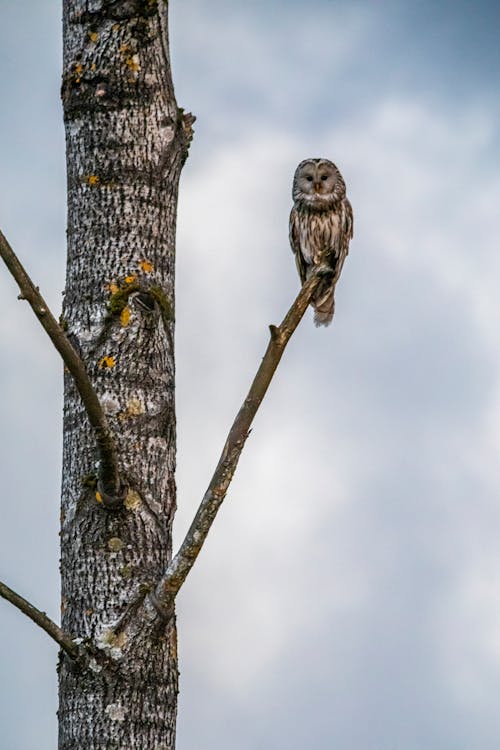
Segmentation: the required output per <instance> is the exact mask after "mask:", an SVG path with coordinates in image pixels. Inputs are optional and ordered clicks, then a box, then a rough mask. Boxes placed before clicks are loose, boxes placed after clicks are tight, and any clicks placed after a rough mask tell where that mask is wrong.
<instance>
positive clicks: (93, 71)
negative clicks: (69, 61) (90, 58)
mask: <svg viewBox="0 0 500 750" xmlns="http://www.w3.org/2000/svg"><path fill="white" fill-rule="evenodd" d="M90 70H91V71H92V73H95V71H96V70H97V65H96V64H95V63H92V65H91V66H90Z"/></svg>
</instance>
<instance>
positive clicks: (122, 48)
mask: <svg viewBox="0 0 500 750" xmlns="http://www.w3.org/2000/svg"><path fill="white" fill-rule="evenodd" d="M127 51H128V44H121V45H120V52H121V53H122V55H123V54H124V53H125V52H127Z"/></svg>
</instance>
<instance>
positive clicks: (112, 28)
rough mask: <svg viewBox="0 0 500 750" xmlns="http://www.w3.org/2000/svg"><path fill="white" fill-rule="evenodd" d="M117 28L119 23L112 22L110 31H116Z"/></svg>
mask: <svg viewBox="0 0 500 750" xmlns="http://www.w3.org/2000/svg"><path fill="white" fill-rule="evenodd" d="M119 28H120V24H119V23H114V24H113V25H112V27H111V31H118V29H119Z"/></svg>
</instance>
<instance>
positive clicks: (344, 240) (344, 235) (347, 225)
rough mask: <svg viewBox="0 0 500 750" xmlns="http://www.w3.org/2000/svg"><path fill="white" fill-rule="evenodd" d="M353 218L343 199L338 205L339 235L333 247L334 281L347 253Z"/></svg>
mask: <svg viewBox="0 0 500 750" xmlns="http://www.w3.org/2000/svg"><path fill="white" fill-rule="evenodd" d="M353 224H354V217H353V213H352V206H351V204H350V202H349V201H348V200H347V198H344V199H343V201H342V202H341V204H340V233H339V234H338V239H337V242H336V247H335V262H334V264H333V265H334V267H335V281H337V279H338V278H339V276H340V273H341V271H342V267H343V265H344V261H345V259H346V258H347V254H348V253H349V242H350V241H351V239H352V232H353Z"/></svg>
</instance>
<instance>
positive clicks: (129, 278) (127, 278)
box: [125, 273, 137, 284]
mask: <svg viewBox="0 0 500 750" xmlns="http://www.w3.org/2000/svg"><path fill="white" fill-rule="evenodd" d="M136 278H137V274H135V273H133V274H132V275H131V276H125V284H133V283H134V281H135V280H136Z"/></svg>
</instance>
